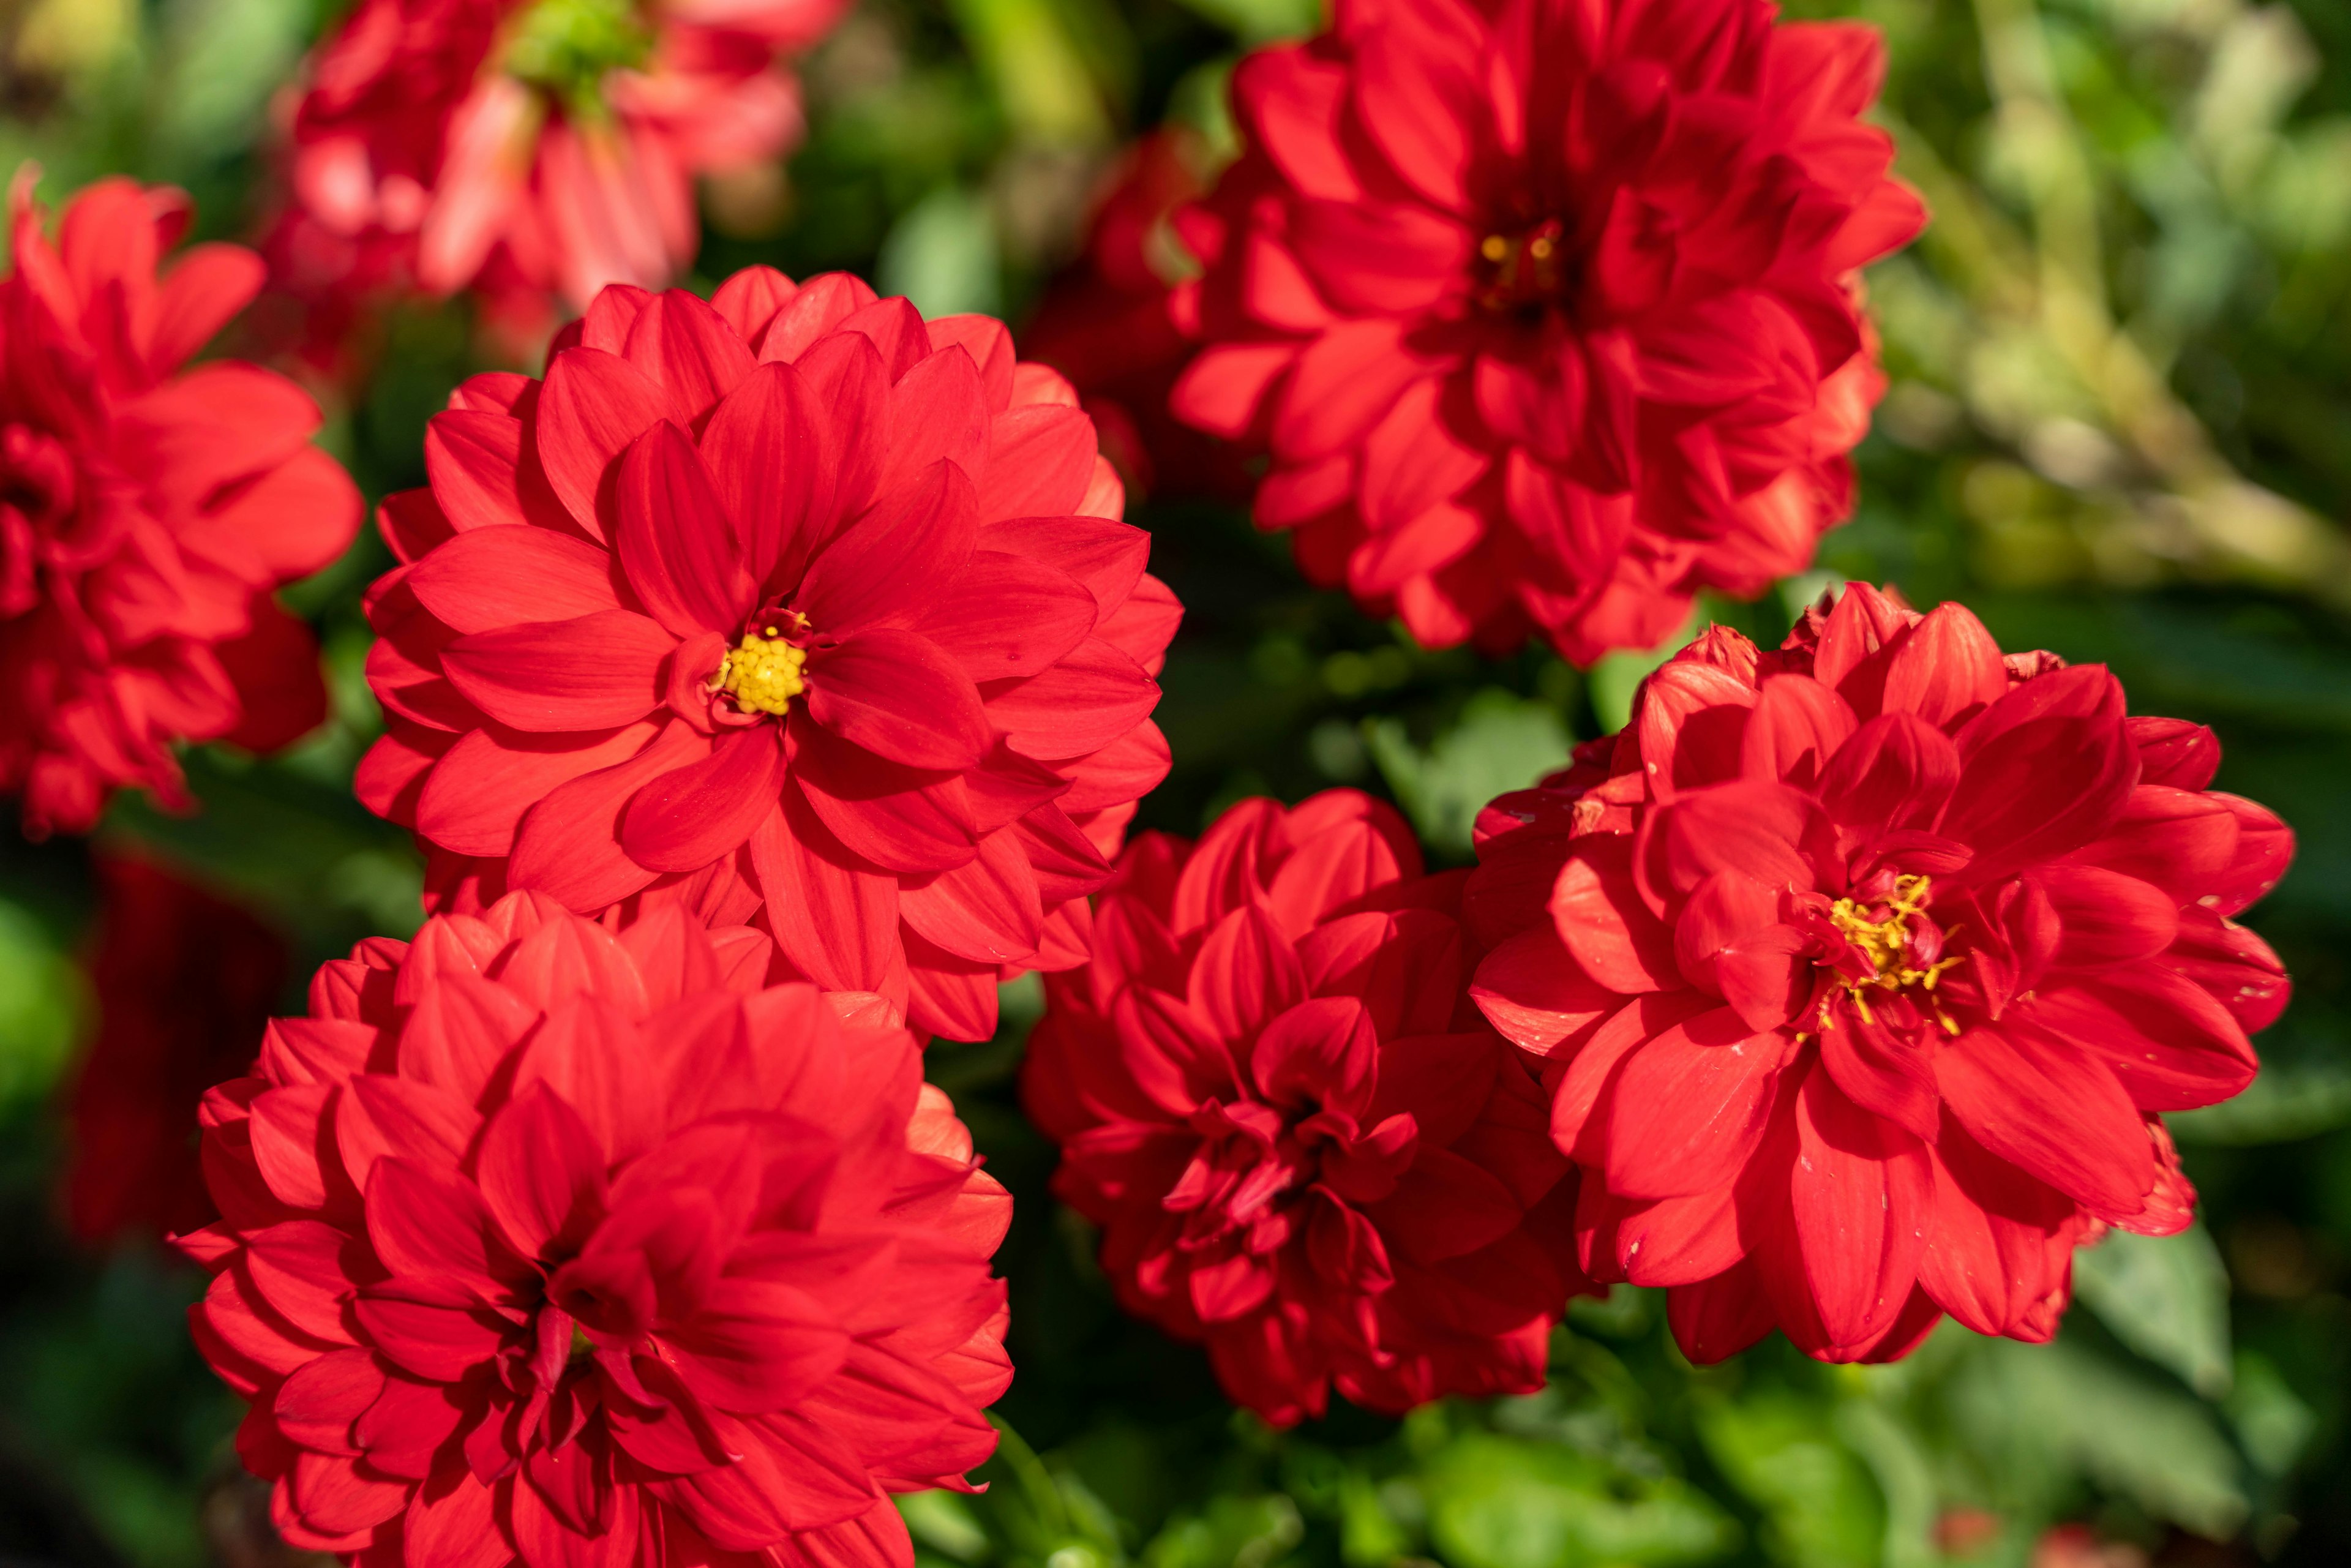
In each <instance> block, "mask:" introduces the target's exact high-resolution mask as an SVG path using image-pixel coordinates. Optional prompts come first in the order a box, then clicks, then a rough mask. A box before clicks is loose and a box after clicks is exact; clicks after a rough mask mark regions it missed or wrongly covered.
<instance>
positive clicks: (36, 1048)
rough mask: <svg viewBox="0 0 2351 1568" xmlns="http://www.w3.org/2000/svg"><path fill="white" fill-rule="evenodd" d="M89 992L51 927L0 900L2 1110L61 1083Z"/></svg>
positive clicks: (0, 1065) (0, 1079)
mask: <svg viewBox="0 0 2351 1568" xmlns="http://www.w3.org/2000/svg"><path fill="white" fill-rule="evenodd" d="M85 990H86V987H85V984H84V982H83V979H82V976H81V971H80V969H79V968H78V967H76V966H75V964H74V962H73V960H72V959H71V958H69V957H68V956H66V954H65V953H64V952H63V951H61V950H60V949H59V948H58V946H57V939H56V938H55V937H54V936H51V935H50V933H49V931H48V928H47V926H45V925H42V923H41V922H40V921H38V920H37V919H35V918H34V917H33V915H31V914H29V913H28V912H27V911H26V910H24V909H22V908H19V907H18V906H17V905H16V904H10V903H7V902H5V901H0V1113H7V1112H9V1111H12V1110H14V1109H15V1108H16V1106H18V1105H19V1104H20V1103H23V1102H26V1101H30V1100H34V1099H37V1098H38V1097H40V1096H42V1095H44V1094H47V1092H49V1088H50V1086H51V1085H52V1084H53V1083H55V1082H57V1074H58V1073H59V1072H60V1071H63V1070H64V1068H65V1064H66V1061H67V1058H68V1057H69V1056H71V1055H72V1054H73V1048H74V1040H75V1038H76V1036H77V1035H78V1034H79V1032H80V1025H81V1019H82V1015H83V1013H84V1012H85V1011H86V1010H87V1008H88V1003H87V1000H86V998H85V995H84V993H85Z"/></svg>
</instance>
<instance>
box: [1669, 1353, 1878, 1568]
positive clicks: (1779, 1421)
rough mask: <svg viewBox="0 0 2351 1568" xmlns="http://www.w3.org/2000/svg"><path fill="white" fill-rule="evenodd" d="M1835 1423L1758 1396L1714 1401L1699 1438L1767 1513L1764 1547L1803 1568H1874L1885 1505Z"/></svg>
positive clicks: (1791, 1399) (1810, 1409)
mask: <svg viewBox="0 0 2351 1568" xmlns="http://www.w3.org/2000/svg"><path fill="white" fill-rule="evenodd" d="M1831 1422H1832V1416H1831V1413H1830V1410H1829V1407H1828V1406H1826V1405H1825V1404H1823V1403H1816V1402H1813V1401H1810V1400H1805V1399H1802V1398H1799V1397H1798V1396H1795V1395H1793V1394H1788V1393H1768V1392H1767V1393H1754V1394H1750V1395H1748V1396H1746V1397H1744V1398H1741V1399H1740V1400H1738V1401H1735V1402H1734V1401H1732V1400H1729V1399H1725V1398H1720V1397H1717V1398H1712V1399H1708V1400H1707V1401H1706V1402H1705V1403H1704V1404H1703V1405H1701V1406H1700V1407H1699V1411H1698V1435H1699V1436H1700V1437H1703V1438H1704V1439H1705V1442H1706V1448H1707V1452H1708V1454H1709V1455H1711V1456H1712V1457H1713V1458H1714V1462H1715V1464H1716V1465H1717V1466H1719V1468H1720V1469H1721V1470H1722V1472H1723V1474H1725V1475H1726V1476H1728V1477H1729V1478H1730V1482H1731V1484H1732V1485H1733V1486H1736V1487H1737V1488H1738V1489H1739V1490H1740V1491H1742V1492H1744V1493H1746V1494H1747V1496H1748V1498H1749V1499H1750V1500H1752V1501H1753V1502H1754V1503H1755V1505H1756V1506H1757V1507H1758V1508H1760V1509H1761V1510H1762V1511H1763V1514H1764V1518H1765V1521H1766V1522H1765V1525H1764V1531H1763V1536H1764V1541H1763V1543H1764V1545H1765V1547H1766V1548H1767V1549H1768V1550H1769V1551H1770V1552H1771V1555H1772V1556H1773V1557H1774V1558H1775V1559H1777V1560H1778V1561H1780V1562H1782V1563H1798V1564H1802V1565H1803V1568H1839V1565H1842V1564H1845V1563H1852V1564H1855V1565H1857V1568H1859V1565H1874V1564H1875V1563H1876V1562H1877V1560H1878V1553H1879V1549H1880V1546H1881V1543H1882V1542H1883V1541H1884V1539H1885V1533H1886V1509H1885V1504H1884V1503H1883V1501H1882V1500H1880V1499H1879V1496H1878V1492H1877V1487H1876V1483H1875V1482H1874V1481H1873V1479H1871V1476H1870V1473H1869V1469H1868V1467H1866V1466H1865V1465H1864V1464H1863V1463H1862V1461H1861V1460H1860V1458H1858V1457H1856V1456H1855V1454H1854V1452H1853V1451H1852V1450H1851V1449H1850V1448H1846V1447H1845V1446H1844V1443H1842V1442H1840V1441H1839V1440H1838V1439H1837V1437H1836V1435H1835V1433H1834V1429H1833V1427H1832V1425H1831Z"/></svg>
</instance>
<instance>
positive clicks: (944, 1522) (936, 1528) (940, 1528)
mask: <svg viewBox="0 0 2351 1568" xmlns="http://www.w3.org/2000/svg"><path fill="white" fill-rule="evenodd" d="M897 1504H898V1513H899V1517H901V1518H903V1519H904V1521H906V1530H907V1532H908V1533H909V1534H911V1535H912V1536H914V1540H915V1542H917V1543H918V1544H920V1545H923V1546H926V1547H929V1548H930V1549H931V1550H932V1551H934V1552H938V1553H940V1554H941V1555H943V1556H946V1557H951V1558H953V1559H954V1560H955V1561H956V1562H957V1563H977V1562H980V1561H982V1560H984V1559H985V1558H986V1557H987V1531H985V1530H982V1529H981V1528H980V1527H979V1521H978V1520H977V1519H976V1518H974V1517H973V1516H972V1511H971V1504H969V1503H968V1502H966V1501H965V1500H963V1499H962V1498H961V1497H958V1496H957V1495H956V1494H955V1493H954V1492H951V1491H915V1492H907V1493H904V1495H902V1496H900V1497H899V1498H898V1499H897Z"/></svg>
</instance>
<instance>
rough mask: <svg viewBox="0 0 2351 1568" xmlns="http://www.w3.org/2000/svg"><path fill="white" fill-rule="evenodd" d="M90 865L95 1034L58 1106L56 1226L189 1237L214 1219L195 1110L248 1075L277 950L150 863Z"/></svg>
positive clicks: (270, 1001) (218, 902)
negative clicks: (210, 1093) (61, 1141)
mask: <svg viewBox="0 0 2351 1568" xmlns="http://www.w3.org/2000/svg"><path fill="white" fill-rule="evenodd" d="M97 869H98V881H99V894H100V900H101V902H100V904H99V916H98V941H97V945H96V946H95V948H94V949H93V951H92V952H91V954H90V956H89V981H90V988H91V990H92V992H93V993H94V994H95V995H96V996H97V998H98V1033H97V1037H96V1038H95V1039H94V1040H91V1042H90V1047H89V1054H88V1055H87V1056H86V1057H84V1058H83V1060H82V1063H81V1066H80V1068H79V1069H78V1071H77V1072H76V1074H75V1077H74V1082H73V1087H72V1089H71V1090H70V1091H69V1092H68V1099H67V1106H66V1115H67V1119H68V1124H69V1125H70V1127H71V1134H70V1137H69V1139H68V1155H67V1159H66V1169H65V1182H64V1199H65V1211H66V1223H67V1224H68V1226H69V1227H71V1228H72V1230H73V1233H74V1234H75V1235H76V1236H78V1237H79V1238H80V1239H82V1240H84V1241H89V1242H101V1241H107V1240H110V1239H113V1238H115V1237H117V1236H120V1235H121V1234H122V1233H124V1232H125V1231H131V1230H136V1231H139V1232H141V1233H143V1234H146V1235H149V1236H161V1235H165V1234H168V1233H170V1232H172V1231H178V1230H193V1229H194V1228H196V1227H197V1226H199V1225H203V1224H204V1223H205V1222H206V1221H208V1220H210V1219H212V1218H214V1216H215V1215H216V1213H217V1211H216V1210H215V1209H214V1207H213V1204H212V1199H211V1198H209V1197H206V1196H205V1195H204V1176H203V1173H202V1172H201V1171H200V1170H199V1169H198V1168H197V1165H196V1105H197V1103H198V1102H199V1101H201V1100H203V1098H204V1091H205V1090H207V1089H210V1088H211V1087H212V1086H213V1085H214V1084H215V1083H218V1082H223V1081H224V1080H225V1079H230V1078H235V1077H238V1076H240V1075H241V1074H243V1073H244V1072H245V1071H246V1069H248V1068H249V1067H251V1066H252V1065H253V1057H254V1053H255V1052H256V1051H259V1050H260V1049H261V1031H262V1030H263V1029H264V1028H265V1027H266V1025H267V1024H268V1022H269V1014H270V1012H271V1010H272V1009H274V1008H275V1007H276V1005H277V998H278V991H279V989H280V988H281V987H282V986H283V985H284V984H285V980H286V944H285V943H284V942H283V941H282V940H280V939H279V937H278V936H277V933H276V932H275V931H272V930H271V929H270V928H269V927H268V926H266V925H263V924H262V923H261V922H260V921H258V920H256V919H255V918H254V916H253V915H252V914H251V913H250V912H248V911H247V910H246V909H244V908H242V907H240V906H239V905H237V904H232V903H229V902H228V901H227V900H225V899H223V898H219V897H215V896H214V894H210V893H207V892H205V891H204V889H203V888H201V887H198V886H196V885H195V884H194V883H190V882H186V881H183V880H182V879H181V878H180V877H179V876H177V875H175V874H174V873H172V872H169V871H166V870H164V869H163V868H162V866H159V865H156V864H155V863H153V862H150V861H145V860H134V859H131V858H130V857H128V856H123V855H102V856H99V859H98V862H97Z"/></svg>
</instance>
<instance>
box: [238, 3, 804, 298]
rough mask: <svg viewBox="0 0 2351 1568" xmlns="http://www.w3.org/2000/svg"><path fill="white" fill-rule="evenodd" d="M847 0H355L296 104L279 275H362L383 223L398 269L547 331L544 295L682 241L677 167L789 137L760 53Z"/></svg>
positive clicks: (691, 225)
mask: <svg viewBox="0 0 2351 1568" xmlns="http://www.w3.org/2000/svg"><path fill="white" fill-rule="evenodd" d="M844 8H845V5H844V4H843V0H660V3H658V4H654V3H652V0H362V3H361V4H360V5H358V6H357V7H355V8H354V9H353V11H352V13H351V15H350V18H349V19H348V20H347V21H345V22H344V23H343V25H342V27H341V29H340V31H339V32H337V33H336V35H335V36H334V37H333V38H331V39H330V40H329V41H328V42H327V43H326V44H325V45H324V46H323V47H321V48H320V50H319V54H318V56H317V57H316V58H315V59H314V60H313V61H312V62H311V65H310V68H309V74H308V83H307V85H306V87H305V89H304V91H303V93H302V96H301V99H300V101H299V104H298V108H297V109H296V110H295V114H294V127H293V141H294V149H293V169H292V179H291V186H292V191H291V197H292V200H291V204H290V206H289V208H288V210H287V213H286V214H285V215H284V217H283V218H282V219H281V223H282V224H283V225H286V226H287V228H288V229H290V230H292V231H294V237H292V238H291V239H289V240H288V241H287V242H285V243H283V244H280V245H276V246H273V247H272V249H273V252H274V253H277V254H280V255H282V256H285V257H286V258H287V260H289V261H292V262H295V263H297V264H298V265H297V266H296V267H294V269H293V270H292V271H290V272H289V273H288V274H287V275H286V276H285V277H282V278H281V282H283V283H285V284H287V286H289V287H292V288H294V289H296V290H298V291H300V290H305V289H317V288H324V289H327V290H329V291H331V290H333V289H334V288H336V287H339V286H340V284H343V283H350V284H351V285H352V286H355V287H356V286H363V285H364V284H365V283H366V282H367V281H368V280H370V279H371V278H372V277H377V276H380V275H381V272H382V270H383V269H382V267H381V266H380V265H379V264H378V263H377V262H375V261H373V260H371V259H370V257H371V253H372V252H373V250H374V249H375V247H377V246H379V245H380V244H381V243H382V242H387V241H388V242H390V243H391V244H392V246H394V247H395V248H396V249H397V251H398V253H399V255H400V256H401V257H402V267H401V270H402V271H404V272H405V273H406V274H407V275H408V276H409V277H411V278H412V279H413V283H414V284H415V286H416V287H421V288H423V290H425V291H426V292H427V293H431V294H435V295H447V294H453V293H455V292H456V291H458V290H460V289H464V288H467V287H473V288H475V290H476V291H477V292H478V293H479V294H481V295H482V297H483V298H484V300H485V302H486V304H487V305H488V306H489V307H490V308H492V310H493V311H494V312H496V313H499V314H501V315H503V316H505V317H507V318H510V319H511V320H510V322H509V326H510V327H511V328H512V329H513V330H512V332H511V334H510V335H513V336H516V337H527V336H528V334H529V332H530V330H531V329H534V328H536V329H537V330H538V331H539V332H541V333H543V332H544V330H545V327H546V325H547V324H548V323H549V321H550V319H551V318H550V315H549V298H548V297H549V295H557V296H559V297H560V298H561V299H562V300H563V301H565V302H567V303H568V304H569V306H570V308H572V309H575V310H578V309H582V308H586V306H587V304H588V302H589V301H590V299H592V298H595V295H596V291H597V290H598V289H599V288H601V287H603V286H604V285H606V284H608V283H635V284H641V285H644V286H646V287H659V286H660V285H662V284H664V283H666V282H668V281H669V280H670V279H671V278H672V277H674V276H675V275H676V274H677V273H678V272H680V271H681V270H683V269H684V267H685V265H686V264H687V263H688V262H690V261H692V260H693V259H694V253H695V248H696V246H697V244H698V239H699V236H698V234H697V231H696V225H695V205H694V190H693V185H692V181H693V178H694V176H695V174H697V173H702V172H711V171H716V170H722V169H730V168H740V167H743V166H745V165H748V164H753V163H758V162H766V161H768V160H770V159H773V158H776V157H778V156H780V155H781V154H782V153H783V152H785V151H786V150H787V149H788V148H789V147H790V146H791V144H792V143H794V142H795V141H798V140H799V134H800V130H801V117H800V102H799V86H798V84H797V83H796V82H795V81H794V79H793V78H791V76H790V75H789V74H788V73H787V72H786V71H784V70H783V69H782V68H780V67H779V66H778V63H777V62H778V57H779V55H781V54H783V53H787V52H791V51H796V50H799V49H801V48H804V47H807V46H808V45H810V44H811V43H813V42H815V41H816V40H817V39H818V38H819V37H822V36H823V34H824V33H825V32H826V31H827V30H828V29H829V28H831V26H832V24H833V22H834V21H835V20H836V19H837V18H838V17H839V16H840V15H841V11H842V10H843V9H844ZM330 314H331V313H330Z"/></svg>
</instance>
